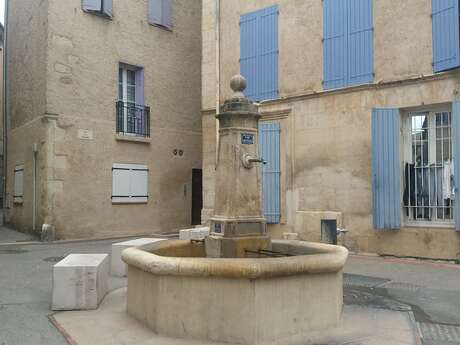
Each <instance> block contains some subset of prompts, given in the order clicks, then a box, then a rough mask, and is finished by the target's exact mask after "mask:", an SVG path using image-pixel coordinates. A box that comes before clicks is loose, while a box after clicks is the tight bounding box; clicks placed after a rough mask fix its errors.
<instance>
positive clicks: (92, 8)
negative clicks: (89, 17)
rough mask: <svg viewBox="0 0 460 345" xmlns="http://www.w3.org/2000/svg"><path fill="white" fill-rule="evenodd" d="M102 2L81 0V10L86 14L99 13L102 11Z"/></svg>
mask: <svg viewBox="0 0 460 345" xmlns="http://www.w3.org/2000/svg"><path fill="white" fill-rule="evenodd" d="M101 1H102V0H81V8H82V9H83V11H87V12H100V11H101V9H102V2H101Z"/></svg>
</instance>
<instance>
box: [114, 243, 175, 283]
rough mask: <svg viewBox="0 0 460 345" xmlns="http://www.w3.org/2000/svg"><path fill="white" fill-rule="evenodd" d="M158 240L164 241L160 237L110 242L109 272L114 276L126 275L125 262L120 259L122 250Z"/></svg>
mask: <svg viewBox="0 0 460 345" xmlns="http://www.w3.org/2000/svg"><path fill="white" fill-rule="evenodd" d="M159 241H166V240H165V239H162V238H138V239H135V240H130V241H125V242H119V243H114V244H112V260H111V273H112V275H114V276H116V277H126V276H127V274H128V269H127V266H126V264H125V263H124V262H123V261H122V260H121V253H122V252H123V250H125V249H127V248H131V247H140V246H144V245H146V244H151V243H155V242H159Z"/></svg>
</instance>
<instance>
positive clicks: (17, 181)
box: [13, 165, 24, 203]
mask: <svg viewBox="0 0 460 345" xmlns="http://www.w3.org/2000/svg"><path fill="white" fill-rule="evenodd" d="M23 198H24V165H17V166H16V167H15V168H14V195H13V199H14V200H13V201H14V202H15V203H22V202H23Z"/></svg>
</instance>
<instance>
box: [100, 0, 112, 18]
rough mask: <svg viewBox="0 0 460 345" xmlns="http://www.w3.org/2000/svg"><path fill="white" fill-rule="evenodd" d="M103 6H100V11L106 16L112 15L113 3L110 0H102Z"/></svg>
mask: <svg viewBox="0 0 460 345" xmlns="http://www.w3.org/2000/svg"><path fill="white" fill-rule="evenodd" d="M102 1H103V4H104V6H103V7H102V13H103V14H105V15H106V16H107V17H112V15H113V4H112V0H102Z"/></svg>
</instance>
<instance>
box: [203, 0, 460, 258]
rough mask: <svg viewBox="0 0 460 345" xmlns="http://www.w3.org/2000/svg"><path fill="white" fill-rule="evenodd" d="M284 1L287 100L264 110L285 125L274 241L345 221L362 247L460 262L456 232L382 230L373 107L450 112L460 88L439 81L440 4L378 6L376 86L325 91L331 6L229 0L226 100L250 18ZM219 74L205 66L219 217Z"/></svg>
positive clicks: (413, 0) (315, 234) (282, 60)
mask: <svg viewBox="0 0 460 345" xmlns="http://www.w3.org/2000/svg"><path fill="white" fill-rule="evenodd" d="M213 3H214V2H213V1H209V2H206V1H205V2H204V8H203V13H208V12H209V11H211V12H212V11H213V7H212V6H213ZM275 3H276V4H278V6H279V11H280V14H279V90H280V99H279V100H276V101H271V102H265V103H262V104H261V106H260V111H261V112H262V114H263V118H262V120H272V121H279V122H280V123H281V142H282V145H281V146H282V147H281V157H282V167H281V170H282V173H281V176H282V181H281V182H282V188H281V189H282V190H281V202H282V207H281V213H282V220H281V224H280V225H274V226H270V227H269V229H270V231H271V234H272V235H273V236H274V237H280V236H281V235H282V233H283V232H287V231H294V232H298V233H299V235H300V237H301V238H303V239H306V240H314V241H319V240H320V238H321V230H320V220H321V219H336V220H337V223H338V226H339V227H341V228H346V229H348V230H349V233H348V234H347V235H346V237H345V239H344V242H343V243H345V245H347V246H348V247H349V248H350V249H352V250H356V251H361V252H377V253H381V254H394V255H407V256H421V257H434V258H458V257H460V234H459V233H457V232H455V231H454V229H452V228H408V227H405V228H403V229H402V230H400V231H391V232H390V231H382V232H376V231H374V230H373V229H372V188H371V122H370V121H371V111H372V108H374V107H397V108H403V109H412V108H414V107H420V106H424V105H425V106H429V105H434V104H444V105H445V106H446V107H447V108H448V107H449V106H450V102H452V101H453V100H454V99H455V98H457V95H458V92H459V90H460V84H459V83H458V73H457V72H449V73H443V74H441V75H439V76H437V77H435V76H432V74H433V71H432V66H431V62H432V53H431V51H432V46H431V44H432V36H431V20H430V13H431V5H430V2H427V1H425V2H423V1H422V2H421V1H417V0H408V1H404V2H399V1H396V0H394V1H374V45H375V47H374V65H375V68H374V70H375V80H374V81H375V84H374V85H372V86H363V87H353V88H346V89H343V90H341V91H326V92H324V91H323V90H322V77H323V76H322V58H323V53H322V42H321V39H322V17H323V15H322V4H321V1H318V2H315V1H301V0H298V1H297V0H278V1H276V2H273V1H269V0H258V1H243V0H235V1H232V2H228V1H221V12H220V20H221V34H220V39H221V49H220V53H221V56H220V68H219V70H220V77H221V83H220V86H221V92H220V100H221V101H222V100H224V99H225V98H227V97H228V96H229V95H230V93H231V90H230V88H229V87H228V85H229V80H230V78H231V77H232V75H234V74H236V73H239V25H238V23H239V17H240V15H241V14H244V13H247V12H250V11H254V10H257V9H260V8H263V7H267V6H271V5H273V4H275ZM206 7H207V8H206ZM214 15H215V14H214ZM203 30H204V33H203V35H205V32H207V34H208V35H212V32H213V30H214V28H211V23H209V26H207V27H204V28H203ZM214 42H215V36H214V40H211V39H209V40H207V41H204V40H203V54H205V53H206V52H210V51H211V50H212V47H211V45H213V44H214ZM215 67H216V66H215V60H214V66H213V67H211V66H206V67H203V85H207V87H208V90H207V93H204V92H203V104H202V109H203V116H202V118H203V119H202V121H203V143H206V144H205V145H207V148H206V149H204V151H203V155H204V157H203V166H204V172H205V175H204V176H205V187H204V188H205V189H204V190H205V193H208V194H207V195H206V194H205V196H204V200H205V206H204V207H205V209H204V211H203V214H204V215H206V214H212V207H213V201H214V198H213V193H214V192H213V183H214V176H213V171H214V166H215V160H214V155H215V153H214V151H213V150H215V145H214V146H213V145H212V143H213V141H215V129H214V126H215V125H214V118H213V112H212V104H213V102H215V90H216V87H215V79H214V80H212V79H211V78H212V73H211V72H210V71H211V68H214V69H215ZM205 68H206V69H208V71H209V73H208V74H205V73H204V70H205ZM421 76H428V77H427V78H420V77H421ZM213 86H214V90H209V89H210V88H212V87H213ZM210 189H212V191H209V190H210Z"/></svg>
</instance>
